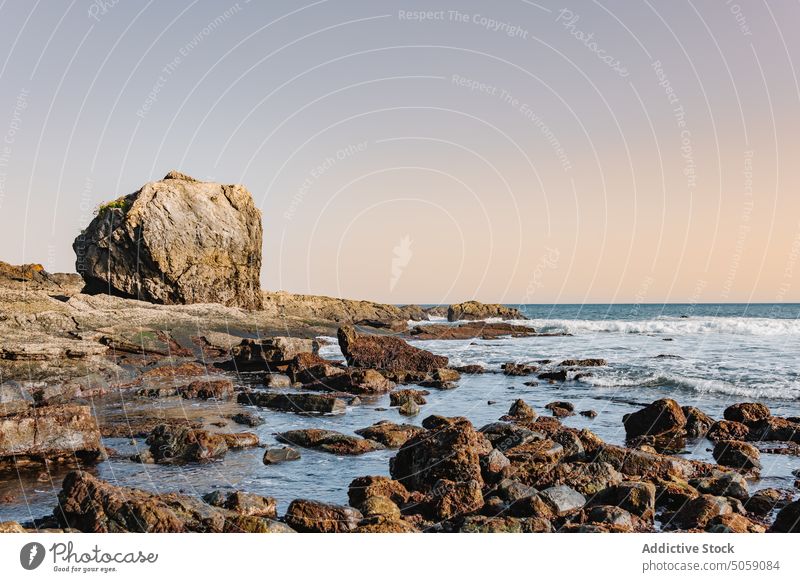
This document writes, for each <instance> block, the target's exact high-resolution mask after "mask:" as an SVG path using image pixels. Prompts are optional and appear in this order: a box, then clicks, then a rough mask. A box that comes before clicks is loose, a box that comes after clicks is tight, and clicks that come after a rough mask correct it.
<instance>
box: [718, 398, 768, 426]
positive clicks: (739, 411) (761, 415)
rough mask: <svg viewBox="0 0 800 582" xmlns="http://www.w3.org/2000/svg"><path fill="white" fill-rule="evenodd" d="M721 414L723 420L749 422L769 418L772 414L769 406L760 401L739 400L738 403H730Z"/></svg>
mask: <svg viewBox="0 0 800 582" xmlns="http://www.w3.org/2000/svg"><path fill="white" fill-rule="evenodd" d="M723 416H724V417H725V420H732V421H734V422H741V423H742V424H750V423H751V422H757V421H759V420H763V419H765V418H769V417H770V416H772V414H771V413H770V411H769V408H767V407H766V406H765V405H764V404H761V403H760V402H741V403H739V404H732V405H731V406H729V407H728V408H726V409H725V412H724V413H723Z"/></svg>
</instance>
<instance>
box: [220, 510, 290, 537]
mask: <svg viewBox="0 0 800 582" xmlns="http://www.w3.org/2000/svg"><path fill="white" fill-rule="evenodd" d="M222 533H296V532H295V531H294V530H293V529H292V528H290V527H289V526H288V525H286V524H285V523H281V522H280V521H276V520H274V519H269V518H266V517H257V516H253V515H238V514H237V515H232V516H230V517H228V518H226V519H225V525H224V528H223V530H222Z"/></svg>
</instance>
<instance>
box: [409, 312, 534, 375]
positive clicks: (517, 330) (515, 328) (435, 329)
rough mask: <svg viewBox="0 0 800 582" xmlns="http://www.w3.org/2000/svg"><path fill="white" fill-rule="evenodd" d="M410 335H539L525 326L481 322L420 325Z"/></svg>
mask: <svg viewBox="0 0 800 582" xmlns="http://www.w3.org/2000/svg"><path fill="white" fill-rule="evenodd" d="M410 335H411V336H412V337H413V338H414V339H419V340H465V339H473V338H481V339H493V338H498V337H529V336H535V335H538V334H537V333H536V330H535V329H533V328H532V327H528V326H525V325H514V324H511V323H504V322H492V323H487V322H483V321H481V322H477V323H463V324H460V325H441V324H428V325H418V326H416V327H414V328H413V329H412V330H411V332H410ZM478 373H481V372H478Z"/></svg>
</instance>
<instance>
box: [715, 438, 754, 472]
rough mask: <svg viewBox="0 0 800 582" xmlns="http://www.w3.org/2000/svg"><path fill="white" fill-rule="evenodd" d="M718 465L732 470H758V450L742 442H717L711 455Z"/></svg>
mask: <svg viewBox="0 0 800 582" xmlns="http://www.w3.org/2000/svg"><path fill="white" fill-rule="evenodd" d="M712 454H713V455H714V459H716V461H717V463H719V464H720V465H725V466H727V467H732V468H734V469H741V470H751V469H760V468H761V462H760V461H759V453H758V449H757V448H755V447H754V446H753V445H751V444H748V443H743V442H742V441H719V442H718V443H717V444H716V445H714V451H713V453H712Z"/></svg>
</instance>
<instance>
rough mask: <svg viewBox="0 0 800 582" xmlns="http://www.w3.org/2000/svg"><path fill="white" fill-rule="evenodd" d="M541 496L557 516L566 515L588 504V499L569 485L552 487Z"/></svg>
mask: <svg viewBox="0 0 800 582" xmlns="http://www.w3.org/2000/svg"><path fill="white" fill-rule="evenodd" d="M539 495H540V496H541V497H542V499H543V500H544V502H545V503H547V504H548V506H550V509H551V510H552V511H553V513H554V514H556V515H565V514H567V513H570V512H572V511H575V510H576V509H580V508H581V507H583V506H584V505H585V504H586V498H585V497H584V496H583V495H581V494H580V493H578V492H577V491H575V490H574V489H573V488H572V487H569V486H567V485H556V486H555V487H550V488H548V489H545V490H544V491H542V492H541V493H539Z"/></svg>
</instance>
